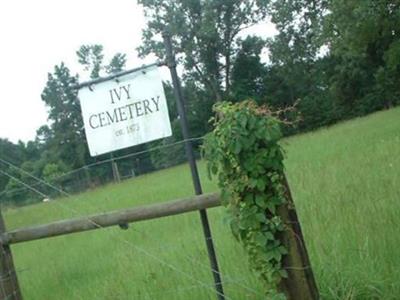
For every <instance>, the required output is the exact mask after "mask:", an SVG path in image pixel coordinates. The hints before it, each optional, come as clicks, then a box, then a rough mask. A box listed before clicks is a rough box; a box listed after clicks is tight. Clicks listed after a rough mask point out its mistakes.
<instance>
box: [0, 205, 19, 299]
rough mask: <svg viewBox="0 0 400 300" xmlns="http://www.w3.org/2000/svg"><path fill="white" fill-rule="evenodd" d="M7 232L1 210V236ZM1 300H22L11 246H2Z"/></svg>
mask: <svg viewBox="0 0 400 300" xmlns="http://www.w3.org/2000/svg"><path fill="white" fill-rule="evenodd" d="M5 231H6V228H5V223H4V220H3V214H2V212H1V208H0V234H3V233H4V232H5ZM0 247H1V249H0V300H22V295H21V291H20V289H19V285H18V279H17V273H16V272H15V268H14V262H13V258H12V254H11V249H10V245H8V244H1V245H0Z"/></svg>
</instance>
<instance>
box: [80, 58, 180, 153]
mask: <svg viewBox="0 0 400 300" xmlns="http://www.w3.org/2000/svg"><path fill="white" fill-rule="evenodd" d="M78 97H79V100H80V102H81V109H82V116H83V122H84V125H85V132H86V139H87V142H88V145H89V151H90V155H91V156H96V155H100V154H103V153H107V152H111V151H115V150H118V149H123V148H126V147H130V146H134V145H138V144H142V143H146V142H149V141H153V140H156V139H160V138H164V137H167V136H170V135H171V134H172V132H171V124H170V120H169V116H168V107H167V102H166V99H165V95H164V89H163V86H162V81H161V77H160V75H159V73H158V69H157V67H156V66H154V67H150V68H146V69H144V70H143V71H142V70H140V71H137V72H134V73H129V74H126V75H122V76H121V77H118V78H117V79H113V80H108V81H104V82H101V83H97V84H94V85H92V86H86V87H83V88H81V89H80V90H79V94H78Z"/></svg>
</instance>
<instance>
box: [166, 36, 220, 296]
mask: <svg viewBox="0 0 400 300" xmlns="http://www.w3.org/2000/svg"><path fill="white" fill-rule="evenodd" d="M163 39H164V45H165V50H166V58H167V65H168V68H169V70H170V73H171V78H172V84H173V86H174V94H175V99H176V104H177V108H178V113H179V118H180V122H181V128H182V134H183V138H184V139H185V150H186V155H187V158H188V161H189V165H190V171H191V173H192V180H193V186H194V190H195V193H196V195H200V194H202V193H203V191H202V188H201V183H200V177H199V173H198V170H197V165H196V159H195V157H194V154H193V148H192V144H191V142H190V141H189V140H188V139H189V138H190V135H189V128H188V122H187V118H186V112H185V107H184V100H183V94H182V89H181V85H180V82H179V77H178V73H177V71H176V61H175V55H174V53H173V50H172V43H171V37H170V35H169V33H168V32H166V31H164V32H163ZM199 212H200V219H201V223H202V226H203V232H204V238H205V240H206V245H207V251H208V257H209V259H210V264H211V270H212V274H213V276H214V283H215V290H216V292H217V298H218V299H219V300H223V299H225V296H224V290H223V287H222V281H221V276H220V272H219V268H218V261H217V256H216V254H215V248H214V244H213V240H212V236H211V229H210V224H209V222H208V217H207V212H206V210H205V209H201V210H200V211H199Z"/></svg>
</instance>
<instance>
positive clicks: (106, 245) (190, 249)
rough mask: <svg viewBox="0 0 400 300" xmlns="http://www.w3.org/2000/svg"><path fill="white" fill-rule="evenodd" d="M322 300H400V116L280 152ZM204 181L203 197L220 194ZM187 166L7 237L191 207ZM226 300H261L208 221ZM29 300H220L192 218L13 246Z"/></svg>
mask: <svg viewBox="0 0 400 300" xmlns="http://www.w3.org/2000/svg"><path fill="white" fill-rule="evenodd" d="M283 143H284V147H285V149H286V152H287V160H286V169H287V173H288V177H289V182H290V185H291V188H292V192H293V195H294V200H295V204H296V207H297V210H298V214H299V218H300V221H301V224H302V227H303V232H304V235H305V239H306V242H307V247H308V251H309V254H310V258H311V262H312V265H313V269H314V273H315V276H316V280H317V282H318V286H319V288H320V292H321V295H322V298H323V299H398V298H399V295H400V258H399V255H398V253H399V247H400V235H399V225H400V202H399V199H400V188H399V186H400V172H399V170H400V156H399V154H400V109H393V110H390V111H386V112H380V113H376V114H373V115H370V116H369V117H365V118H361V119H356V120H352V121H348V122H345V123H342V124H339V125H337V126H334V127H332V128H328V129H322V130H319V131H316V132H312V133H308V134H304V135H299V136H295V137H292V138H290V139H286V140H285V141H283ZM199 169H200V173H201V177H202V182H203V186H204V190H205V191H206V192H210V191H215V190H216V185H215V183H214V182H212V181H210V180H208V178H206V176H205V168H204V163H203V162H200V164H199ZM192 194H193V191H192V185H191V179H190V172H189V169H188V167H187V166H178V167H175V168H171V169H167V170H163V171H160V172H156V173H153V174H149V175H145V176H141V177H138V178H135V179H132V180H129V181H125V182H123V183H121V184H118V185H117V184H115V185H114V184H111V185H108V186H104V187H102V188H98V189H95V190H92V191H89V192H86V193H83V194H80V195H76V196H74V197H72V198H65V199H60V200H57V201H53V202H50V203H43V204H38V205H32V206H28V207H24V208H20V209H15V210H8V211H7V212H6V213H5V218H6V223H7V226H8V228H9V229H12V228H17V227H21V226H27V225H33V224H42V223H45V222H49V221H54V220H59V219H62V218H70V217H76V216H79V215H86V214H89V213H95V212H103V211H108V210H113V209H118V208H125V207H130V206H135V205H141V204H149V203H155V202H161V201H168V200H172V199H175V198H180V197H185V196H188V195H192ZM209 215H210V222H211V226H212V231H213V235H214V240H215V244H216V249H217V254H218V259H219V262H220V269H221V273H222V278H223V280H224V288H225V290H226V294H227V295H228V297H230V299H264V297H263V295H262V288H261V286H260V284H259V282H258V281H257V280H256V278H255V277H254V275H253V274H252V273H251V272H250V271H249V270H248V266H247V262H246V257H245V253H244V252H243V251H242V249H241V248H240V246H239V245H238V244H237V243H236V242H235V241H234V239H233V238H232V236H231V234H230V232H229V228H228V227H227V225H225V224H224V222H223V219H224V209H223V208H215V209H211V210H209ZM12 250H13V253H14V259H15V263H16V268H17V272H18V277H19V280H20V284H21V287H22V291H23V294H24V297H25V299H28V300H29V299H37V300H43V299H59V300H62V299H68V300H70V299H85V300H86V299H178V300H179V299H214V298H215V293H214V291H213V286H212V285H213V281H212V276H211V273H210V269H209V263H208V259H207V253H206V248H205V244H204V240H203V236H202V230H201V224H200V220H199V216H198V213H197V212H194V213H188V214H184V215H179V216H173V217H167V218H163V219H157V220H152V221H146V222H141V223H134V224H132V225H131V227H130V229H129V230H126V231H122V230H120V229H119V228H117V227H116V228H108V229H102V230H96V231H92V232H86V233H79V234H74V235H68V236H62V237H57V238H51V239H46V240H40V241H33V242H27V243H22V244H16V245H14V246H12Z"/></svg>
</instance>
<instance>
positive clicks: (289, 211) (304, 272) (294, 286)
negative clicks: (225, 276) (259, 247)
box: [278, 176, 319, 300]
mask: <svg viewBox="0 0 400 300" xmlns="http://www.w3.org/2000/svg"><path fill="white" fill-rule="evenodd" d="M283 184H284V186H285V188H286V200H287V204H286V205H285V206H282V207H281V208H280V209H279V210H278V213H279V215H280V216H281V218H282V221H283V222H284V223H285V224H286V226H287V228H288V230H286V231H284V232H283V234H282V243H283V244H284V245H285V247H286V249H287V250H288V255H285V257H284V258H283V262H282V263H283V268H284V269H285V270H286V271H287V273H288V277H287V278H284V279H282V281H281V284H280V286H279V289H280V290H281V292H283V293H285V295H286V297H287V299H288V300H317V299H319V293H318V288H317V285H316V283H315V279H314V274H313V271H312V268H311V264H310V260H309V257H308V253H307V249H306V246H305V243H304V238H303V233H302V231H301V227H300V222H299V219H298V217H297V212H296V208H295V206H294V203H293V198H292V194H291V192H290V188H289V184H288V181H287V179H286V176H284V182H283Z"/></svg>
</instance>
